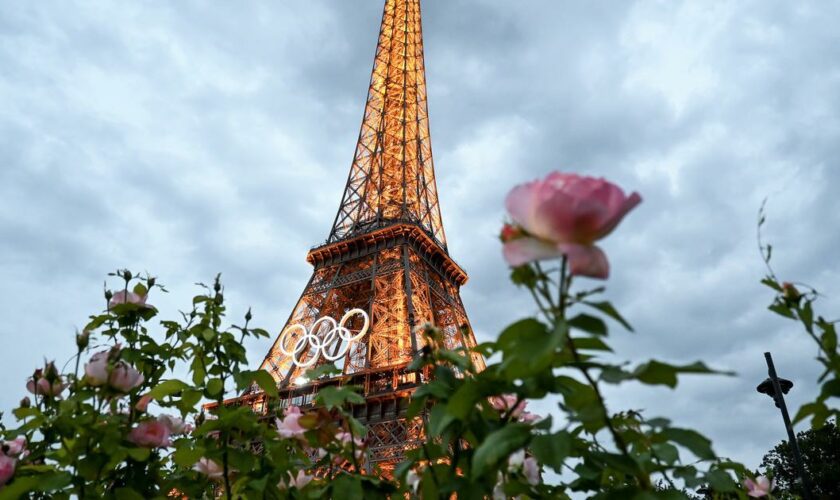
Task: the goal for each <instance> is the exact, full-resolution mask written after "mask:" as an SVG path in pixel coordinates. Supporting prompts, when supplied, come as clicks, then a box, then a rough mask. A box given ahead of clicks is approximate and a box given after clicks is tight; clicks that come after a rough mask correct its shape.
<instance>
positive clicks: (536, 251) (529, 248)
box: [502, 238, 563, 267]
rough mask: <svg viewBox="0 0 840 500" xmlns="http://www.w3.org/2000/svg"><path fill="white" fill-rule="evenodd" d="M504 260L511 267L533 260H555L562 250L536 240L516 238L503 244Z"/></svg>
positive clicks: (561, 253)
mask: <svg viewBox="0 0 840 500" xmlns="http://www.w3.org/2000/svg"><path fill="white" fill-rule="evenodd" d="M502 251H503V252H504V256H505V260H506V261H507V263H508V265H509V266H511V267H517V266H521V265H523V264H527V263H528V262H533V261H535V260H546V259H556V258H558V257H561V256H562V255H563V251H562V250H558V249H557V247H555V246H553V245H551V244H550V243H546V242H544V241H542V240H538V239H537V238H518V239H515V240H512V241H509V242H507V243H505V244H504V247H503V250H502Z"/></svg>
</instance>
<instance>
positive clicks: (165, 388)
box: [149, 378, 190, 401]
mask: <svg viewBox="0 0 840 500" xmlns="http://www.w3.org/2000/svg"><path fill="white" fill-rule="evenodd" d="M189 388H190V386H189V385H188V384H187V383H185V382H182V381H180V380H178V379H174V378H173V379H171V380H164V381H163V382H161V383H159V384H158V385H156V386H154V387H153V388H152V390H150V391H149V396H150V397H151V398H152V399H154V400H158V401H159V400H161V399H163V398H165V397H166V396H171V395H173V394H175V393H177V392H181V391H183V390H185V389H189Z"/></svg>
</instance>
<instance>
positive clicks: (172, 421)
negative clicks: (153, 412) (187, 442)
mask: <svg viewBox="0 0 840 500" xmlns="http://www.w3.org/2000/svg"><path fill="white" fill-rule="evenodd" d="M158 421H159V422H162V423H163V424H164V425H166V426H167V427H168V428H169V432H170V433H171V434H186V433H188V432H190V431H191V430H192V426H191V425H190V424H187V423H185V422H184V421H183V420H181V419H180V418H178V417H173V416H171V415H161V416H159V417H158Z"/></svg>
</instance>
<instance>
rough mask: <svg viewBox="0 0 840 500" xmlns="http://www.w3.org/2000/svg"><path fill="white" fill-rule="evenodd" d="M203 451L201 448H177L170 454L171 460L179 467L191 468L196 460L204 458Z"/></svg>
mask: <svg viewBox="0 0 840 500" xmlns="http://www.w3.org/2000/svg"><path fill="white" fill-rule="evenodd" d="M204 453H205V450H204V449H203V448H185V447H179V448H178V449H177V450H175V453H173V454H172V460H174V461H175V464H176V465H178V466H179V467H192V466H193V465H194V464H195V463H196V462H198V460H199V459H200V458H201V457H203V456H204Z"/></svg>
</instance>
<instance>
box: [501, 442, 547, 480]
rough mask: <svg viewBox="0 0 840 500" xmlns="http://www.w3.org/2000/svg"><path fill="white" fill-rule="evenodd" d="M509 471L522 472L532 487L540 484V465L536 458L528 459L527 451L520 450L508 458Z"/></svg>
mask: <svg viewBox="0 0 840 500" xmlns="http://www.w3.org/2000/svg"><path fill="white" fill-rule="evenodd" d="M508 470H509V471H510V472H521V473H522V475H523V476H525V479H526V480H527V481H528V484H530V485H532V486H536V485H537V484H539V483H540V479H541V477H540V464H539V463H537V460H536V459H535V458H534V457H526V456H525V450H519V451H517V452H515V453H514V454H512V455H511V456H510V458H508Z"/></svg>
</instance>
